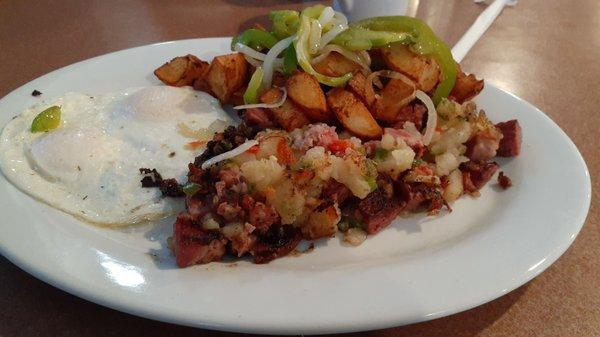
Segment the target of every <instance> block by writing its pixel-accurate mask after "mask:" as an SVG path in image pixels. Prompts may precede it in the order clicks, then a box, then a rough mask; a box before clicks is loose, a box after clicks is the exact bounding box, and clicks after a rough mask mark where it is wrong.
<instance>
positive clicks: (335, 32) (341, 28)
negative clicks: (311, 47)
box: [319, 25, 348, 47]
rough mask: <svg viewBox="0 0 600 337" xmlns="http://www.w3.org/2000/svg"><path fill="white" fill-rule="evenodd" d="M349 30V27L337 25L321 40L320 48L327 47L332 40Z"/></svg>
mask: <svg viewBox="0 0 600 337" xmlns="http://www.w3.org/2000/svg"><path fill="white" fill-rule="evenodd" d="M346 29H348V25H337V26H335V27H333V28H331V29H330V30H329V31H328V32H327V33H325V34H323V35H322V36H321V40H320V41H319V45H320V46H322V47H323V46H326V45H327V44H328V43H329V42H331V40H333V39H334V38H335V37H336V36H338V34H339V33H341V32H343V31H345V30H346Z"/></svg>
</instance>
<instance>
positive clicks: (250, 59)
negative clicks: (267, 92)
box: [244, 54, 262, 68]
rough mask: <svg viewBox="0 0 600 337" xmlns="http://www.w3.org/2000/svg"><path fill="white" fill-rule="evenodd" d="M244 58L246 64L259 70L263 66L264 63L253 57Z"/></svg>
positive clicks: (246, 56)
mask: <svg viewBox="0 0 600 337" xmlns="http://www.w3.org/2000/svg"><path fill="white" fill-rule="evenodd" d="M244 58H245V59H246V62H248V63H250V64H251V65H252V66H253V67H255V68H258V67H260V66H261V65H262V62H261V61H260V60H257V59H255V58H253V57H250V56H248V55H246V54H244Z"/></svg>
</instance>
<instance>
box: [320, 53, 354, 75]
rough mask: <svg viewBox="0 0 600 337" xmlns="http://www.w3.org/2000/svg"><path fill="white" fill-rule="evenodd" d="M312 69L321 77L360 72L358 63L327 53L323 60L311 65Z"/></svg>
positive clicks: (337, 54) (336, 54)
mask: <svg viewBox="0 0 600 337" xmlns="http://www.w3.org/2000/svg"><path fill="white" fill-rule="evenodd" d="M313 68H315V70H316V71H317V72H319V73H321V74H323V75H327V76H333V77H339V76H342V75H345V74H347V73H352V72H355V71H359V70H362V67H361V66H360V65H359V64H358V63H356V62H354V61H351V60H349V59H347V58H346V57H344V56H343V55H342V54H339V53H336V52H331V53H329V55H327V56H326V57H325V58H324V59H323V60H321V61H320V62H319V63H317V64H315V65H313Z"/></svg>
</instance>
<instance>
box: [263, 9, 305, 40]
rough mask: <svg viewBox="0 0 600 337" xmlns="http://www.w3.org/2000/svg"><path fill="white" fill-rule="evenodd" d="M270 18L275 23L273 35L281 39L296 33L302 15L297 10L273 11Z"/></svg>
mask: <svg viewBox="0 0 600 337" xmlns="http://www.w3.org/2000/svg"><path fill="white" fill-rule="evenodd" d="M269 19H270V20H271V22H272V23H273V35H275V37H276V38H277V39H279V40H282V39H285V38H286V37H288V36H292V35H294V34H296V31H297V30H298V26H300V15H299V13H298V12H296V11H290V10H281V11H272V12H271V13H269Z"/></svg>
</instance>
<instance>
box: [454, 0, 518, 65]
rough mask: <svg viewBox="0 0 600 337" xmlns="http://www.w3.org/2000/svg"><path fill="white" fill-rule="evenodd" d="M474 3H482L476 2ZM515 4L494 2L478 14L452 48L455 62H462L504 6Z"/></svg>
mask: <svg viewBox="0 0 600 337" xmlns="http://www.w3.org/2000/svg"><path fill="white" fill-rule="evenodd" d="M475 2H482V1H481V0H479V1H477V0H476V1H475ZM516 3H517V1H516V0H495V1H494V2H493V3H492V4H491V5H489V6H488V8H486V9H485V10H484V11H483V12H482V13H481V14H479V16H478V17H477V19H476V20H475V22H474V23H473V25H471V27H469V29H468V30H467V32H466V33H465V35H463V36H462V37H461V38H460V40H458V42H457V43H456V44H455V45H454V47H453V48H452V56H453V57H454V59H455V60H456V62H460V61H462V59H463V58H464V57H465V55H467V53H468V52H469V50H471V48H472V47H473V45H475V43H476V42H477V40H479V39H480V38H481V36H482V35H483V33H485V31H486V30H487V29H488V28H489V27H490V25H491V24H492V22H494V20H496V18H497V17H498V15H500V12H502V9H504V7H505V6H514V5H515V4H516Z"/></svg>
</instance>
